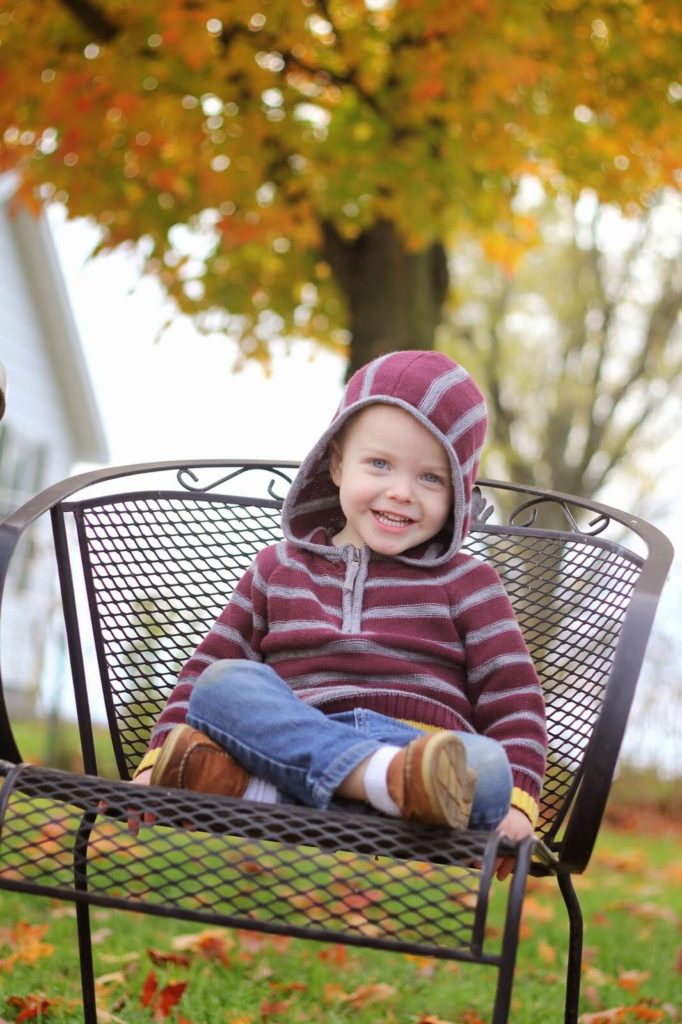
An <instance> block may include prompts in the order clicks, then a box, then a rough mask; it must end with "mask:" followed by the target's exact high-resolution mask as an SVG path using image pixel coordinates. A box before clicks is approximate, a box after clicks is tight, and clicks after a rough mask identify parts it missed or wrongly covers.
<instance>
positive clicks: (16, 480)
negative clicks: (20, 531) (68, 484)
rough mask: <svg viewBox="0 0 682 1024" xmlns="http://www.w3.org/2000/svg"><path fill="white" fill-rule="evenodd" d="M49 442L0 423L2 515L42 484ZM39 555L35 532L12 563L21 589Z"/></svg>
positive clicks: (0, 509)
mask: <svg viewBox="0 0 682 1024" xmlns="http://www.w3.org/2000/svg"><path fill="white" fill-rule="evenodd" d="M46 460H47V444H45V443H44V442H43V441H35V440H33V439H30V438H26V437H24V436H22V434H21V432H20V431H18V430H16V429H15V428H14V427H12V426H10V425H8V424H6V423H2V424H0V518H4V516H7V515H9V513H10V512H13V511H14V510H15V509H17V508H19V506H20V505H22V504H23V503H24V502H25V501H27V500H28V499H29V498H31V497H33V495H34V494H36V493H37V492H38V491H39V490H40V489H41V487H42V485H43V481H44V476H45V466H46ZM34 556H35V544H34V541H33V535H32V531H29V535H28V536H27V537H26V538H24V540H23V542H22V543H21V544H20V545H19V547H18V548H17V552H16V555H15V557H14V559H13V564H12V582H13V584H14V586H15V587H16V589H17V590H18V591H22V590H24V589H25V588H26V587H27V585H28V582H29V576H30V570H31V563H32V561H33V558H34Z"/></svg>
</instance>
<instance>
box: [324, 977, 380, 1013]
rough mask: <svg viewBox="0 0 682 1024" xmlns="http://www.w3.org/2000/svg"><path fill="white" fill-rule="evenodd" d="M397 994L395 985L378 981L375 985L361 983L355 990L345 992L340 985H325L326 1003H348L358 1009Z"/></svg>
mask: <svg viewBox="0 0 682 1024" xmlns="http://www.w3.org/2000/svg"><path fill="white" fill-rule="evenodd" d="M395 994H396V989H395V988H394V987H393V985H387V984H385V983H383V982H378V983H376V984H373V985H361V986H360V987H359V988H356V989H355V990H354V991H353V992H344V990H343V989H342V988H341V986H340V985H335V984H328V985H325V986H324V1001H325V1003H348V1005H349V1006H354V1007H356V1009H362V1008H363V1007H365V1006H369V1005H370V1004H371V1003H384V1002H386V1001H387V1000H388V999H391V998H392V997H393V996H394V995H395Z"/></svg>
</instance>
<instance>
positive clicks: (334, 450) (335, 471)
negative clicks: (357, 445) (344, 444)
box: [329, 439, 341, 487]
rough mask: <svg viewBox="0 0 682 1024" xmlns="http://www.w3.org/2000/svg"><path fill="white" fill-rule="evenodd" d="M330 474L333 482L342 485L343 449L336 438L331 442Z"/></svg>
mask: <svg viewBox="0 0 682 1024" xmlns="http://www.w3.org/2000/svg"><path fill="white" fill-rule="evenodd" d="M329 475H330V477H331V478H332V483H334V484H336V486H337V487H339V486H340V485H341V449H340V447H339V443H338V441H337V440H336V439H334V440H332V441H330V442H329Z"/></svg>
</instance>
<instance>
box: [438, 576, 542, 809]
mask: <svg viewBox="0 0 682 1024" xmlns="http://www.w3.org/2000/svg"><path fill="white" fill-rule="evenodd" d="M471 583H472V586H471V588H470V589H469V593H468V595H467V597H465V598H464V599H463V600H461V601H460V602H459V607H458V608H457V610H456V612H457V614H456V620H457V624H458V627H459V629H460V632H461V636H462V639H463V643H464V648H465V653H466V664H467V688H468V696H469V700H470V702H471V705H472V708H473V714H474V719H473V721H474V727H475V729H476V731H477V732H479V733H481V734H483V735H485V736H489V737H491V738H492V739H494V740H497V741H498V742H499V743H501V744H502V746H503V747H504V749H505V751H506V753H507V757H508V758H509V763H510V765H511V769H512V777H513V786H514V789H513V793H512V801H511V802H512V806H513V807H517V808H519V810H521V811H523V813H524V814H526V815H527V817H528V818H530V820H531V822H532V824H533V825H535V822H536V820H537V816H538V807H539V800H540V791H541V789H542V782H543V778H544V772H545V763H546V756H547V729H546V716H545V703H544V699H543V695H542V688H541V686H540V681H539V679H538V676H537V672H536V671H535V667H534V665H533V662H532V659H531V657H530V654H529V653H528V648H527V647H526V644H525V641H524V639H523V636H522V634H521V629H520V627H519V624H518V621H517V619H516V616H515V614H514V611H513V608H512V605H511V602H510V600H509V596H508V595H507V592H506V590H505V589H504V586H503V585H502V582H501V580H500V578H499V576H498V574H497V572H496V571H495V570H494V569H493V568H492V566H490V565H488V564H485V563H479V564H478V565H477V566H476V568H475V569H474V570H473V571H472V579H471Z"/></svg>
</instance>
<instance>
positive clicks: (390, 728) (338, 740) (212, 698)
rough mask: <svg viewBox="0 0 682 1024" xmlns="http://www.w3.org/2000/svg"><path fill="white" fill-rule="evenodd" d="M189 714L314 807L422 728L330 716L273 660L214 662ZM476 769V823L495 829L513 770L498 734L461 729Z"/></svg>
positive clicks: (251, 766) (369, 715) (383, 719)
mask: <svg viewBox="0 0 682 1024" xmlns="http://www.w3.org/2000/svg"><path fill="white" fill-rule="evenodd" d="M187 721H188V723H189V724H190V725H192V726H193V727H194V728H195V729H199V730H200V731H201V732H203V733H205V734H206V735H208V736H210V737H211V739H213V740H215V742H216V743H219V744H220V745H221V746H222V747H224V748H225V750H227V751H228V752H229V753H230V754H232V755H233V757H235V758H236V760H237V761H239V763H240V764H242V765H243V766H244V768H246V770H247V771H248V772H250V773H251V774H252V775H255V776H257V777H259V778H262V779H265V780H267V781H268V782H271V783H272V784H273V785H274V786H276V787H277V789H278V790H280V791H281V792H282V793H285V794H287V795H288V796H291V797H293V798H294V799H296V800H299V801H300V802H301V803H303V804H307V805H309V806H312V807H321V808H324V807H328V806H329V804H330V803H331V802H332V799H333V796H334V792H335V790H336V789H337V788H338V786H339V785H340V784H341V782H342V781H343V780H344V779H345V778H346V776H347V775H349V774H350V772H351V771H352V770H353V768H355V767H356V766H357V765H358V764H360V762H361V761H364V759H365V758H366V757H368V756H369V755H370V754H373V753H374V751H375V750H377V749H378V748H379V747H380V746H381V745H382V744H392V745H394V746H397V747H404V746H406V745H407V744H408V743H410V742H411V741H412V740H413V739H416V738H417V737H418V736H421V735H423V731H422V730H420V729H418V728H416V727H414V726H411V725H408V724H406V723H405V722H401V721H398V720H396V719H394V718H390V717H388V716H386V715H382V714H379V713H378V712H376V711H369V710H367V709H366V708H355V709H354V710H352V711H344V712H341V713H339V714H332V715H325V714H324V713H323V712H322V711H320V710H319V709H318V708H315V707H313V706H311V705H310V704H305V703H304V702H303V701H301V700H299V699H298V697H297V696H296V695H295V693H294V692H293V691H292V690H291V689H290V687H289V686H288V685H287V683H285V682H284V681H283V680H282V679H281V678H280V677H279V676H278V675H277V673H276V672H275V671H273V669H272V668H270V666H269V665H264V664H262V663H261V662H255V661H216V662H214V663H213V664H212V665H211V666H209V668H207V669H206V670H205V671H204V672H203V673H202V674H201V676H200V677H199V679H198V680H197V682H196V684H195V686H194V688H193V690H192V693H191V696H190V701H189V708H188V713H187ZM458 735H459V736H460V738H461V740H462V742H463V743H464V744H465V746H466V750H467V759H468V763H469V765H470V766H471V767H472V768H473V769H474V771H475V772H476V791H475V795H474V803H473V808H472V813H471V819H470V825H471V827H472V828H481V829H493V828H495V826H496V825H497V824H498V823H499V822H500V821H501V820H502V818H503V817H504V816H505V814H506V813H507V811H508V809H509V801H510V799H511V791H512V776H511V769H510V767H509V762H508V760H507V756H506V754H505V753H504V749H503V748H502V746H500V744H499V743H497V742H496V741H495V740H491V739H489V738H488V737H486V736H479V735H477V734H475V733H466V732H460V733H459V734H458Z"/></svg>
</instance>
